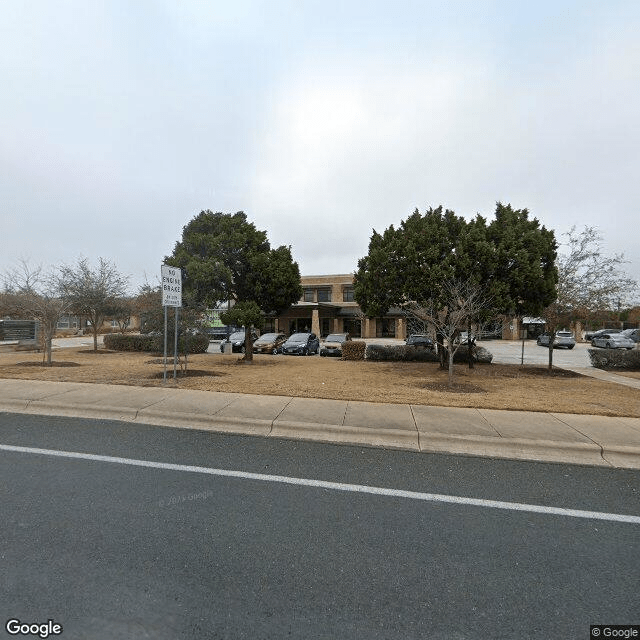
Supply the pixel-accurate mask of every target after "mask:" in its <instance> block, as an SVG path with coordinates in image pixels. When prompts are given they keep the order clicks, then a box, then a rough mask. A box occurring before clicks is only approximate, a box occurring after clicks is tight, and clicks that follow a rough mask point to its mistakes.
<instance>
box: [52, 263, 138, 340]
mask: <svg viewBox="0 0 640 640" xmlns="http://www.w3.org/2000/svg"><path fill="white" fill-rule="evenodd" d="M128 283H129V279H128V277H127V276H124V275H122V274H121V273H120V272H119V271H118V270H117V268H116V266H115V265H114V264H113V263H111V262H109V261H107V260H105V259H104V258H100V259H99V263H98V266H97V267H96V268H93V267H91V265H90V264H89V262H88V260H87V259H86V258H81V259H80V260H78V264H77V265H76V266H67V265H64V266H62V267H60V269H59V274H58V278H57V284H58V290H59V292H60V294H61V296H63V297H64V298H65V299H68V300H69V302H70V304H71V306H72V308H73V310H74V312H75V313H77V314H79V315H83V316H85V317H86V318H87V319H88V320H89V322H90V323H91V330H92V332H93V350H94V351H97V350H98V331H99V329H100V327H101V326H102V323H103V322H104V320H105V318H107V317H108V316H110V315H112V314H113V313H114V312H115V310H116V307H117V304H118V302H119V301H120V300H121V299H122V298H124V296H125V295H126V290H127V286H128Z"/></svg>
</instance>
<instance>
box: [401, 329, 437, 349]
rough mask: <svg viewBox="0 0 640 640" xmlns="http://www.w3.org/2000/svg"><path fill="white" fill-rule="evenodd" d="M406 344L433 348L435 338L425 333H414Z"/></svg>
mask: <svg viewBox="0 0 640 640" xmlns="http://www.w3.org/2000/svg"><path fill="white" fill-rule="evenodd" d="M405 344H407V345H413V346H414V347H424V348H425V349H433V340H432V339H431V338H430V337H429V336H428V335H426V334H425V333H412V334H411V335H410V336H409V337H408V338H407V339H406V340H405Z"/></svg>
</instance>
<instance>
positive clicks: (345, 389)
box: [0, 347, 640, 417]
mask: <svg viewBox="0 0 640 640" xmlns="http://www.w3.org/2000/svg"><path fill="white" fill-rule="evenodd" d="M53 360H54V366H52V367H45V366H41V364H42V354H40V353H25V352H12V351H6V352H0V378H13V379H25V380H29V379H33V380H53V381H67V382H89V383H91V382H93V383H106V384H125V385H142V386H160V385H162V384H163V381H162V372H163V366H162V359H161V358H159V357H158V355H157V354H149V353H124V352H111V351H107V350H104V349H100V350H98V352H97V353H94V352H93V351H90V350H87V348H86V347H83V348H67V349H59V350H57V351H55V352H54V354H53ZM632 373H633V374H634V375H636V376H637V374H636V373H634V372H632ZM447 377H448V374H447V371H441V370H440V369H439V367H438V365H437V364H435V363H415V362H407V363H388V362H368V361H364V362H352V361H342V360H340V359H337V358H319V357H302V356H297V357H296V356H271V355H255V356H254V362H253V364H242V363H240V362H239V355H237V354H234V355H226V356H223V355H219V354H207V353H205V354H198V355H193V356H190V357H189V362H188V368H187V374H186V375H184V376H182V375H181V376H179V377H178V380H177V381H176V382H174V381H173V363H171V364H170V365H169V366H168V378H169V382H168V384H169V385H171V386H177V387H179V388H182V389H199V390H202V391H210V392H215V391H225V392H238V393H255V394H265V395H283V396H298V397H307V398H331V399H338V400H361V401H371V402H393V403H411V404H426V405H436V406H451V407H477V408H486V409H511V410H525V411H553V412H558V413H584V414H594V415H607V416H632V417H640V390H638V389H633V388H629V387H626V386H623V385H618V384H614V383H608V382H603V381H601V380H596V379H594V378H589V377H585V376H580V375H578V374H576V373H573V372H570V371H565V370H563V369H554V370H553V372H552V373H551V375H550V374H549V372H548V371H547V369H546V367H538V366H531V365H529V366H525V367H520V366H518V365H504V364H491V365H476V367H475V368H474V369H473V370H469V369H468V368H467V366H466V365H456V368H455V380H454V386H453V387H452V388H450V387H449V386H448V384H447Z"/></svg>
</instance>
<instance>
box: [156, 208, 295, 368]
mask: <svg viewBox="0 0 640 640" xmlns="http://www.w3.org/2000/svg"><path fill="white" fill-rule="evenodd" d="M165 263H166V264H169V265H171V266H174V267H181V268H182V269H183V270H184V273H185V278H184V280H183V300H184V303H185V305H186V306H191V307H197V308H200V309H205V308H207V307H214V306H216V305H217V304H219V303H220V302H222V301H226V300H232V301H234V302H235V303H236V305H237V304H240V303H242V304H244V305H246V304H247V303H255V305H256V306H257V308H258V309H260V311H261V312H262V313H265V314H280V313H282V312H283V311H285V310H286V309H287V308H288V307H289V306H291V305H292V304H293V303H294V302H297V301H298V300H299V299H300V296H301V295H302V287H301V285H300V270H299V268H298V264H297V263H296V262H294V261H293V258H292V256H291V248H290V247H287V246H280V247H278V248H276V249H272V248H271V246H270V244H269V241H268V240H267V234H266V232H265V231H259V230H258V229H256V227H255V225H254V224H253V223H250V222H248V221H247V216H246V215H245V214H244V213H243V212H242V211H239V212H238V213H235V214H226V213H220V212H218V213H213V212H211V211H202V212H201V213H200V214H198V215H197V216H195V217H194V218H193V219H192V220H191V221H190V222H189V223H188V224H187V225H185V227H184V228H183V231H182V240H180V241H179V242H176V245H175V248H174V250H173V254H172V255H171V256H168V257H167V258H165ZM240 308H243V307H240ZM244 308H245V310H246V309H248V308H253V307H247V306H245V307H244ZM249 317H250V318H253V317H254V316H253V315H250V316H249ZM252 323H254V322H253V320H252ZM245 335H246V341H247V344H246V349H245V359H246V360H248V361H250V360H251V359H252V344H251V337H250V325H249V324H247V323H245Z"/></svg>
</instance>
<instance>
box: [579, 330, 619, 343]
mask: <svg viewBox="0 0 640 640" xmlns="http://www.w3.org/2000/svg"><path fill="white" fill-rule="evenodd" d="M601 333H620V329H598V330H597V331H587V332H586V333H585V334H584V339H585V340H586V341H587V342H589V341H590V340H593V339H594V338H595V337H596V336H598V335H600V334H601Z"/></svg>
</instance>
